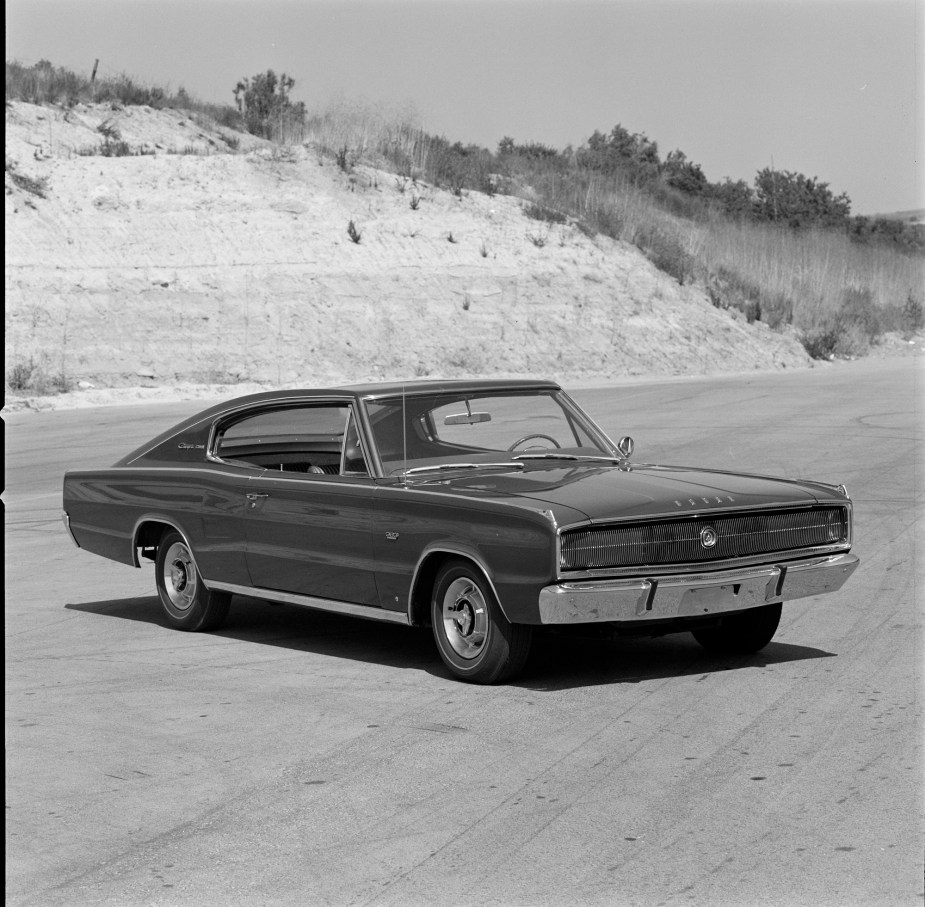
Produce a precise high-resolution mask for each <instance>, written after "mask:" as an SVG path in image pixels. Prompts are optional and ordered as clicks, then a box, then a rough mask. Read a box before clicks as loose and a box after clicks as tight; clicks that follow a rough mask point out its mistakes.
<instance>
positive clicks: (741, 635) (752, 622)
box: [692, 602, 781, 655]
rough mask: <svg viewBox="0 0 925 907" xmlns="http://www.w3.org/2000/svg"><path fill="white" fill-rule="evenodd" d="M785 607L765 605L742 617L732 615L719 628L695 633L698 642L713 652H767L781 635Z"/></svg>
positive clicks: (737, 653) (744, 612)
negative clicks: (768, 645) (763, 650)
mask: <svg viewBox="0 0 925 907" xmlns="http://www.w3.org/2000/svg"><path fill="white" fill-rule="evenodd" d="M780 613H781V605H780V603H779V602H778V604H776V605H762V606H761V607H760V608H749V610H748V611H742V612H741V613H740V614H730V615H728V616H727V617H724V618H723V619H722V623H720V625H719V626H718V627H705V628H704V629H702V630H693V631H692V632H693V634H694V639H696V640H697V642H699V643H700V645H702V646H703V647H704V648H705V649H707V650H708V651H709V652H717V653H720V654H723V655H748V654H751V653H752V652H757V651H758V650H759V649H763V648H764V647H765V646H766V645H767V644H768V643H769V642H770V641H771V639H772V637H773V636H774V634H775V633H776V632H777V625H778V624H779V623H780Z"/></svg>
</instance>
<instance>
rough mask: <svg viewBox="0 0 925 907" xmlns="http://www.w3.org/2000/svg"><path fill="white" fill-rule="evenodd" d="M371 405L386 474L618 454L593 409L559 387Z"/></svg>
mask: <svg viewBox="0 0 925 907" xmlns="http://www.w3.org/2000/svg"><path fill="white" fill-rule="evenodd" d="M367 412H368V413H369V417H370V423H371V425H372V430H373V438H374V440H375V442H376V446H377V448H378V450H379V457H380V459H381V461H382V468H383V470H384V472H385V474H386V475H389V474H395V473H398V472H403V471H404V470H406V469H420V468H421V467H426V466H444V465H446V464H460V465H462V464H467V465H471V464H476V465H478V464H486V465H488V464H497V463H508V462H516V461H517V458H518V457H526V456H527V455H529V456H530V458H531V459H532V458H534V457H536V456H537V455H546V456H549V457H550V458H557V457H563V458H566V457H567V458H574V457H576V456H591V457H608V458H612V457H613V455H614V452H613V451H612V450H611V449H610V448H609V446H608V445H607V442H606V439H605V438H604V437H603V436H602V435H601V434H600V432H599V431H598V430H597V429H596V428H595V426H594V425H593V424H591V423H590V422H589V421H588V420H587V417H586V416H584V415H583V414H582V413H581V412H580V411H578V410H577V409H575V408H574V407H573V406H571V405H569V402H568V401H567V400H566V399H565V398H564V395H562V394H560V393H558V392H555V391H524V392H512V393H505V394H501V393H498V392H497V391H494V392H488V393H483V394H478V393H470V394H460V393H458V392H456V393H444V394H434V395H428V396H413V395H409V396H407V397H406V398H405V399H404V400H403V399H402V398H400V397H399V398H395V399H391V400H385V401H376V402H372V403H368V404H367Z"/></svg>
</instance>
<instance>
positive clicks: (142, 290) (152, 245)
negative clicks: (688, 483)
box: [5, 102, 810, 400]
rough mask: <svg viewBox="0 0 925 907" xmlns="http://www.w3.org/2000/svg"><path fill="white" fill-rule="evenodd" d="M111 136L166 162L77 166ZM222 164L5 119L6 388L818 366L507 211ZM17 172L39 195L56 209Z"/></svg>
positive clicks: (282, 154)
mask: <svg viewBox="0 0 925 907" xmlns="http://www.w3.org/2000/svg"><path fill="white" fill-rule="evenodd" d="M104 122H105V123H106V124H107V126H108V127H115V128H116V129H117V130H118V131H119V133H120V135H121V138H122V139H123V140H124V141H127V142H128V143H129V145H130V146H131V147H132V148H133V149H134V148H144V149H145V150H146V151H148V152H154V153H153V154H151V153H148V154H144V155H139V156H132V157H103V156H99V155H94V156H86V155H84V154H80V153H78V152H79V151H81V150H84V151H85V150H87V149H90V148H92V147H94V146H97V147H98V146H99V144H100V142H101V141H102V135H101V134H100V132H99V131H98V127H99V125H100V124H101V123H104ZM224 136H232V133H230V132H227V131H225V132H224ZM175 151H186V152H187V153H181V154H178V153H171V152H175ZM193 152H195V153H193ZM229 152H230V148H229V144H228V142H227V141H226V139H225V138H223V133H222V132H221V131H219V130H216V129H214V128H212V129H209V128H203V127H202V126H200V125H197V123H195V122H194V121H193V120H191V119H190V118H189V117H188V116H187V115H186V114H183V113H180V112H178V111H154V110H150V109H148V108H127V109H124V110H117V109H113V108H111V107H109V106H105V107H103V106H99V107H86V106H84V107H78V108H76V109H75V110H74V111H72V112H69V113H68V112H64V111H62V110H57V109H49V108H40V107H35V106H32V105H29V104H23V103H18V102H17V103H12V104H10V103H8V104H7V122H6V155H7V173H6V212H5V217H6V266H5V277H6V357H7V362H6V368H7V373H8V374H9V370H10V368H11V367H12V366H13V365H14V364H16V363H18V362H23V361H26V360H29V359H30V357H31V358H32V360H33V361H34V362H38V363H41V364H42V365H43V366H44V367H45V369H46V371H48V373H49V374H57V373H60V372H63V373H64V374H65V375H66V377H67V378H68V379H69V380H70V381H71V382H77V381H83V382H91V383H93V384H94V385H96V386H97V387H126V386H139V385H140V386H145V385H147V386H162V385H165V384H175V383H177V382H186V383H190V382H192V383H195V384H215V383H229V382H257V383H263V384H265V383H272V384H294V383H297V384H303V385H314V384H323V383H327V382H332V381H344V380H359V379H367V378H377V377H414V376H424V375H436V376H454V375H473V374H525V375H526V374H529V375H535V376H539V375H542V376H550V377H554V378H560V379H563V380H569V379H571V380H576V379H589V378H602V379H605V378H612V377H615V376H625V375H640V374H649V375H679V374H702V373H706V372H715V371H742V370H751V369H769V368H779V367H785V366H786V367H793V366H805V365H809V364H810V361H809V359H808V357H807V356H806V354H805V352H804V351H803V349H802V347H801V346H800V345H799V343H798V342H797V340H796V338H795V337H794V336H793V335H792V334H779V333H775V332H772V331H770V330H769V329H768V328H767V327H766V326H764V325H761V324H754V325H749V324H747V323H746V322H745V321H744V320H742V319H741V318H740V317H737V316H736V315H734V314H733V313H730V312H727V311H720V310H718V309H715V308H714V307H713V306H712V305H711V304H710V303H709V301H708V300H707V298H706V296H705V295H704V294H703V293H702V292H701V291H700V290H698V289H696V288H691V287H680V286H679V285H678V283H677V281H675V280H674V279H672V278H671V277H669V276H667V275H665V274H663V273H661V272H660V271H658V270H656V269H655V268H654V267H653V266H652V265H651V264H649V262H648V261H646V259H645V258H644V257H642V255H640V254H639V252H638V251H637V250H636V249H634V248H632V247H630V246H628V245H626V244H623V243H619V242H614V241H612V240H609V239H607V238H605V237H597V238H595V239H591V238H588V237H586V236H584V235H583V234H581V233H580V232H579V231H578V230H577V229H575V228H574V227H569V226H564V227H559V226H556V227H552V228H551V229H548V228H547V227H546V226H545V225H543V224H540V223H538V222H536V221H532V220H529V219H527V218H525V217H524V215H523V213H522V211H521V203H520V202H519V201H518V200H517V199H515V198H510V197H503V196H495V197H493V198H490V197H488V196H485V195H482V194H479V193H475V192H471V193H468V194H465V195H464V196H463V197H462V198H456V197H455V196H453V195H452V194H451V193H449V192H445V191H440V190H437V189H434V188H432V187H429V186H424V185H417V186H414V185H411V184H408V185H407V186H404V187H400V186H399V184H398V182H397V181H396V178H395V177H394V176H392V175H389V174H387V173H384V172H380V171H376V170H373V169H371V168H365V167H360V168H358V169H357V170H355V171H354V172H353V173H351V174H344V173H342V172H341V171H340V170H339V169H338V168H337V167H336V166H335V165H334V163H333V162H332V161H331V160H330V159H326V160H324V161H322V160H320V159H319V156H318V154H317V153H316V152H315V151H313V150H312V149H307V148H301V147H299V148H295V149H291V150H281V149H279V148H277V147H274V146H270V145H268V144H266V143H263V142H261V141H259V140H257V139H253V138H251V137H246V136H242V137H240V147H239V148H238V151H237V153H229ZM11 161H12V162H14V165H15V167H16V170H17V172H18V173H21V174H27V175H29V176H32V177H45V178H47V183H48V191H47V194H46V197H45V198H40V197H37V196H36V195H33V194H30V193H29V192H27V191H25V190H23V189H22V188H19V187H17V186H16V185H14V183H13V181H12V179H11V175H10V173H9V167H10V162H11ZM402 189H404V191H402ZM412 193H414V194H417V195H420V196H421V199H422V201H421V203H420V205H419V208H418V210H416V211H414V210H412V209H411V206H410V204H409V201H410V198H411V196H412ZM350 220H353V221H354V222H355V224H356V226H357V228H358V230H359V231H360V232H361V234H362V239H361V242H360V243H359V244H355V243H353V242H351V241H350V239H349V238H348V236H347V224H348V221H350ZM450 236H452V241H451V240H450ZM531 236H532V237H533V239H545V244H542V245H540V244H538V243H534V241H533V239H531ZM8 400H9V394H8Z"/></svg>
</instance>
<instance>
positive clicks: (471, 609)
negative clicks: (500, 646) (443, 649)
mask: <svg viewBox="0 0 925 907" xmlns="http://www.w3.org/2000/svg"><path fill="white" fill-rule="evenodd" d="M442 612H443V632H444V635H445V636H446V640H447V642H448V643H449V644H450V646H451V648H452V649H453V651H454V652H455V653H456V654H457V655H459V656H460V658H466V659H472V658H478V656H479V655H481V653H482V650H483V649H484V648H485V643H486V641H487V640H488V627H489V617H488V603H487V602H486V601H485V598H484V596H483V595H482V593H481V592H480V591H479V587H478V586H476V584H475V583H474V582H472V580H471V579H468V578H466V577H460V578H459V579H455V580H453V582H452V583H450V585H449V586H448V587H447V590H446V592H445V594H444V596H443V604H442Z"/></svg>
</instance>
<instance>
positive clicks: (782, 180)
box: [754, 167, 851, 227]
mask: <svg viewBox="0 0 925 907" xmlns="http://www.w3.org/2000/svg"><path fill="white" fill-rule="evenodd" d="M754 211H755V216H756V217H758V218H759V219H760V220H769V221H782V222H784V223H786V224H788V225H789V226H791V227H804V226H822V227H834V226H844V225H845V223H846V221H847V219H848V216H849V215H850V214H851V199H850V198H848V196H847V195H846V194H845V193H844V192H842V194H841V195H838V196H836V195H834V194H833V193H832V191H831V190H830V189H829V184H828V183H821V182H819V181H818V179H817V178H816V177H812V179H810V178H809V177H807V176H804V175H803V174H802V173H793V172H791V171H789V170H772V169H771V168H770V167H766V168H765V169H764V170H761V171H759V173H758V175H757V176H756V177H755V207H754Z"/></svg>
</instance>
